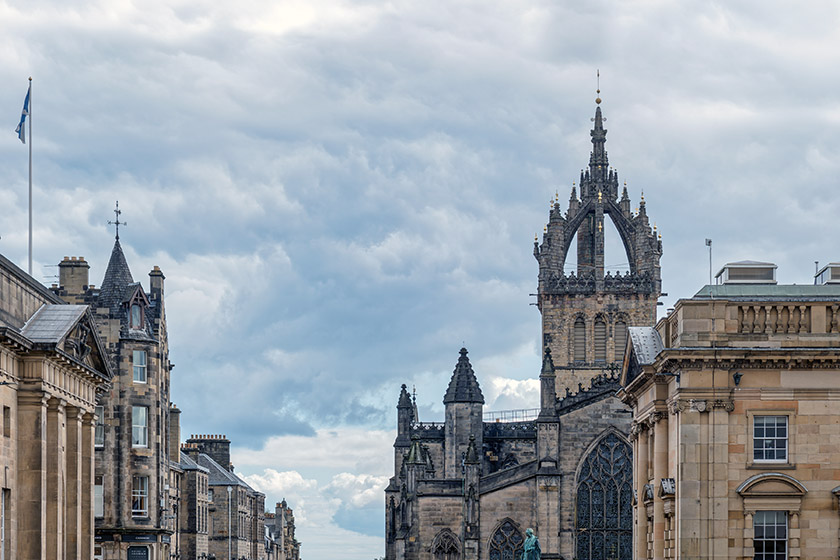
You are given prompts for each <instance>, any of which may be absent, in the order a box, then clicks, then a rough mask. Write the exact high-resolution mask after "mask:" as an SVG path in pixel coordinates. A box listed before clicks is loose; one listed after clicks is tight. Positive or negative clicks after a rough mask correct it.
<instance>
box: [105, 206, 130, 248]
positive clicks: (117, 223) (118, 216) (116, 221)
mask: <svg viewBox="0 0 840 560" xmlns="http://www.w3.org/2000/svg"><path fill="white" fill-rule="evenodd" d="M120 214H122V210H120V201H119V200H118V201H117V207H116V208H114V216H116V220H114V221H113V222H112V221H111V220H108V225H112V226H116V229H117V241H119V240H120V226H121V225H123V226H127V225H128V224H127V223H126V222H121V221H120Z"/></svg>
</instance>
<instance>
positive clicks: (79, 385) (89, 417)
mask: <svg viewBox="0 0 840 560" xmlns="http://www.w3.org/2000/svg"><path fill="white" fill-rule="evenodd" d="M112 376H113V373H112V370H111V368H110V365H109V363H108V358H107V356H106V353H105V349H104V346H103V344H102V341H101V340H100V338H99V336H98V334H97V332H96V327H95V324H94V318H93V315H92V314H91V312H90V308H89V307H88V306H86V305H64V302H62V301H61V300H60V299H59V298H57V297H56V296H55V295H54V294H52V293H51V292H50V291H49V290H47V289H45V288H44V287H43V286H41V285H40V284H39V283H38V282H36V281H35V280H34V279H33V278H31V277H30V276H29V275H28V274H26V273H24V272H23V271H22V270H20V269H19V268H18V267H17V266H15V265H14V264H13V263H11V262H10V261H9V260H7V259H6V258H5V257H3V256H2V255H0V406H2V417H0V421H2V424H0V432H2V434H0V438H2V440H0V464H2V467H3V470H2V475H0V476H2V480H0V482H2V488H1V489H0V537H2V538H0V558H4V559H11V558H42V559H45V560H76V559H85V560H87V559H89V558H91V556H92V554H93V546H94V544H93V507H94V503H93V492H94V491H93V484H92V483H93V470H94V462H93V448H94V418H95V416H94V414H95V407H96V400H97V396H98V395H100V394H101V393H102V392H103V391H105V390H106V388H107V387H108V383H109V382H110V380H111V378H112Z"/></svg>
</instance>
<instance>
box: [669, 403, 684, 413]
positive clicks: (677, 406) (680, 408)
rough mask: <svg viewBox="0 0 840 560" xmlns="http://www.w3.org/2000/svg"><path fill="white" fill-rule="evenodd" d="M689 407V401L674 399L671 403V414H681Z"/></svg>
mask: <svg viewBox="0 0 840 560" xmlns="http://www.w3.org/2000/svg"><path fill="white" fill-rule="evenodd" d="M687 408H688V403H687V402H685V401H674V402H672V403H671V407H670V409H671V414H679V413H680V412H684V411H685V410H686V409H687Z"/></svg>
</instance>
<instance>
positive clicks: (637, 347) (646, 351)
mask: <svg viewBox="0 0 840 560" xmlns="http://www.w3.org/2000/svg"><path fill="white" fill-rule="evenodd" d="M627 332H628V334H629V335H630V342H631V343H632V344H633V350H634V351H635V353H636V359H637V360H638V361H639V365H648V364H652V363H653V362H654V360H656V356H658V355H659V353H660V352H662V351H663V350H664V349H665V345H663V344H662V338H660V336H659V332H658V331H657V330H656V329H655V328H653V327H627Z"/></svg>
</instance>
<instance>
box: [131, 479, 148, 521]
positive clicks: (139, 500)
mask: <svg viewBox="0 0 840 560" xmlns="http://www.w3.org/2000/svg"><path fill="white" fill-rule="evenodd" d="M131 516H132V517H148V516H149V477H148V476H133V477H131Z"/></svg>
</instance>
